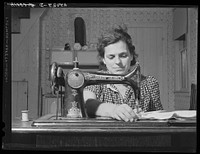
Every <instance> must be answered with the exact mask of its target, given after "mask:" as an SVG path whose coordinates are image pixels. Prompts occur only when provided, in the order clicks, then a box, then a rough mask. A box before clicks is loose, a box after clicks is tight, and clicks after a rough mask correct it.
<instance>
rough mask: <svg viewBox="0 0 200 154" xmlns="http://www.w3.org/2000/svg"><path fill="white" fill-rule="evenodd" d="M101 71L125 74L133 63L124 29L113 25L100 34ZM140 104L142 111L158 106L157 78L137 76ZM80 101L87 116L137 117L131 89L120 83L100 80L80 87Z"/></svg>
mask: <svg viewBox="0 0 200 154" xmlns="http://www.w3.org/2000/svg"><path fill="white" fill-rule="evenodd" d="M97 50H98V52H99V59H100V66H101V69H102V71H103V72H105V73H110V74H121V75H123V74H127V73H128V72H129V71H130V70H131V67H133V66H134V65H135V63H136V58H137V54H136V53H135V47H134V46H133V45H132V40H131V37H130V35H129V34H128V33H127V29H125V28H122V27H120V26H119V27H117V28H113V29H111V30H109V31H107V33H105V34H103V35H102V37H101V38H100V39H99V43H98V46H97ZM141 80H142V81H141V99H140V100H141V101H140V104H139V105H140V107H141V110H143V111H144V112H146V111H152V110H162V109H163V107H162V104H161V102H160V92H159V85H158V81H157V80H156V79H155V78H154V77H152V76H148V77H145V76H141ZM83 94H84V101H85V102H86V109H87V113H88V115H89V116H90V117H94V116H103V117H111V118H114V119H117V120H124V121H133V120H135V119H137V118H138V114H137V112H136V110H135V106H136V101H135V95H134V91H133V89H132V88H131V87H130V86H128V85H123V84H100V85H91V86H87V87H86V88H85V89H84V93H83Z"/></svg>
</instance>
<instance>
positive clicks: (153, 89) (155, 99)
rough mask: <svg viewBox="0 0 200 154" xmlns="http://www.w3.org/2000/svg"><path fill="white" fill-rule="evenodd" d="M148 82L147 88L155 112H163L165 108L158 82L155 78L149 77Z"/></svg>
mask: <svg viewBox="0 0 200 154" xmlns="http://www.w3.org/2000/svg"><path fill="white" fill-rule="evenodd" d="M147 80H148V82H147V84H148V85H147V86H148V89H149V92H150V95H151V98H152V105H153V106H154V110H163V106H162V104H161V101H160V90H159V83H158V80H157V79H156V78H155V77H153V76H149V77H148V79H147Z"/></svg>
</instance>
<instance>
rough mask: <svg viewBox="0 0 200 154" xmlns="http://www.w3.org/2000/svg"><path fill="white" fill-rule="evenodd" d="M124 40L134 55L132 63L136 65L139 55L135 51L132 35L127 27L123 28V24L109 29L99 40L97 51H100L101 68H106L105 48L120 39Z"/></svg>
mask: <svg viewBox="0 0 200 154" xmlns="http://www.w3.org/2000/svg"><path fill="white" fill-rule="evenodd" d="M120 40H121V41H123V42H125V43H126V44H127V46H128V49H129V51H130V54H131V55H133V60H132V61H131V65H135V63H136V58H137V57H138V55H137V54H136V53H135V46H134V45H133V44H132V39H131V36H130V35H129V34H128V33H127V28H126V27H124V28H122V27H121V26H117V27H116V26H115V27H112V28H111V29H109V30H107V31H106V32H105V33H104V34H102V35H101V37H100V38H99V40H98V44H97V51H98V59H99V62H100V69H105V64H104V63H103V61H102V58H104V53H105V50H104V48H105V47H106V46H108V45H110V44H114V43H116V42H118V41H120Z"/></svg>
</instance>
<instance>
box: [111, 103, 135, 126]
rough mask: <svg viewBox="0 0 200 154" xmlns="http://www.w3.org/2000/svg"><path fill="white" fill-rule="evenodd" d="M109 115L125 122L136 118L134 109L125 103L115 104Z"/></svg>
mask: <svg viewBox="0 0 200 154" xmlns="http://www.w3.org/2000/svg"><path fill="white" fill-rule="evenodd" d="M111 117H112V118H114V119H117V120H123V121H126V122H128V121H130V122H132V121H134V120H136V119H138V116H137V114H136V113H135V111H134V110H133V109H132V108H131V107H130V106H128V105H127V104H120V105H115V106H114V107H113V110H112V112H111Z"/></svg>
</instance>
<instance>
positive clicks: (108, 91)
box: [85, 76, 163, 112]
mask: <svg viewBox="0 0 200 154" xmlns="http://www.w3.org/2000/svg"><path fill="white" fill-rule="evenodd" d="M140 86H141V89H140V90H141V99H140V104H139V105H140V107H141V108H142V110H143V111H144V112H146V111H155V110H162V109H163V107H162V104H161V102H160V91H159V84H158V81H157V80H156V79H155V78H154V77H153V76H146V77H144V76H142V81H141V84H140ZM126 87H127V89H126V92H125V95H124V97H122V96H121V94H120V93H119V91H118V89H117V88H116V86H115V85H114V84H99V85H90V86H87V87H85V89H87V90H89V91H92V92H94V93H95V94H96V98H97V99H98V100H100V101H101V102H106V103H114V104H124V103H126V104H128V105H129V106H130V107H131V108H133V109H134V107H135V94H134V90H133V89H132V88H131V86H129V85H126Z"/></svg>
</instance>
